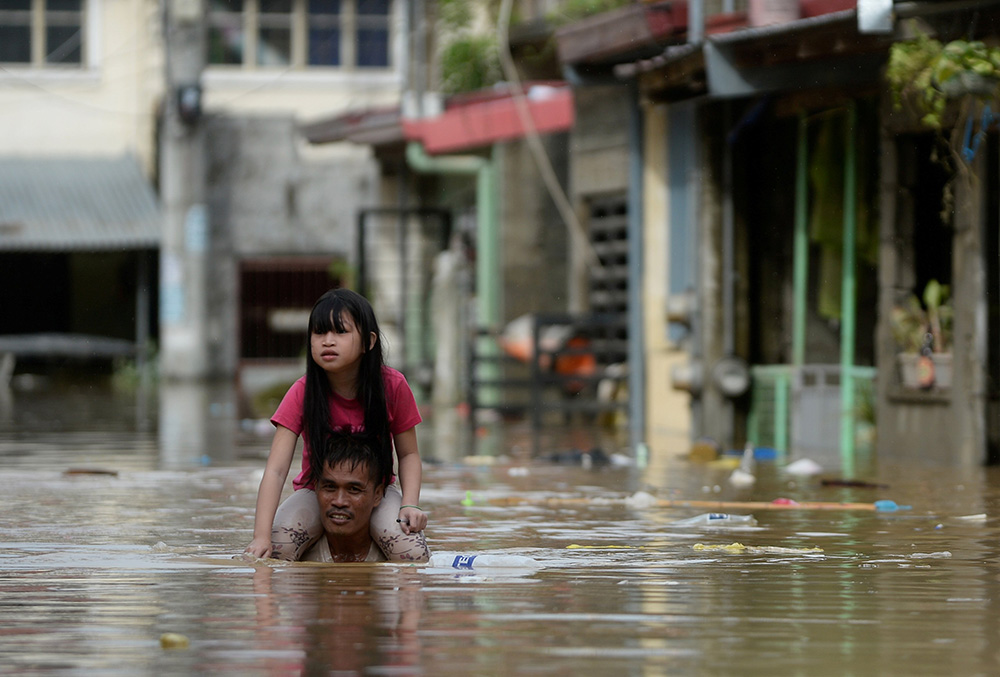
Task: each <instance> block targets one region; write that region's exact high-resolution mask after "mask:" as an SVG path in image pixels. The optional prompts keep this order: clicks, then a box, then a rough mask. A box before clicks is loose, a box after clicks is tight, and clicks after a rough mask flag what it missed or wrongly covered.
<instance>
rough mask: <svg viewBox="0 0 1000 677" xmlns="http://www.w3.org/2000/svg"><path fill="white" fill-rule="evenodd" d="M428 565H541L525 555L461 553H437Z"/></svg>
mask: <svg viewBox="0 0 1000 677" xmlns="http://www.w3.org/2000/svg"><path fill="white" fill-rule="evenodd" d="M428 566H431V567H433V568H435V569H459V570H468V569H477V570H478V569H538V568H540V567H541V565H540V564H539V563H538V562H536V561H535V560H533V559H532V558H530V557H525V556H524V555H503V554H497V555H459V554H454V553H435V554H433V555H431V559H430V562H428Z"/></svg>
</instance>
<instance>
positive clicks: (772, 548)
mask: <svg viewBox="0 0 1000 677" xmlns="http://www.w3.org/2000/svg"><path fill="white" fill-rule="evenodd" d="M691 548H692V549H693V550H697V551H706V550H707V551H720V552H731V553H737V554H739V553H746V554H748V555H811V554H815V553H818V552H823V548H782V547H779V546H776V545H743V544H742V543H730V544H729V545H705V544H704V543H695V544H694V545H693V546H691Z"/></svg>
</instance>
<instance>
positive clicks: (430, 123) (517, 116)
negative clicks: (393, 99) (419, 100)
mask: <svg viewBox="0 0 1000 677" xmlns="http://www.w3.org/2000/svg"><path fill="white" fill-rule="evenodd" d="M523 103H524V104H525V106H526V113H527V115H528V116H529V118H530V120H531V126H532V127H533V128H534V131H536V132H539V133H551V132H565V131H568V130H569V129H572V127H573V122H574V119H575V109H574V107H573V90H572V89H570V88H569V87H568V86H566V85H565V83H558V84H556V85H553V84H548V83H546V84H526V85H525V96H524V100H523ZM518 105H519V103H518V101H515V99H514V95H512V94H511V93H508V92H504V93H503V94H501V95H498V96H495V97H490V98H487V99H485V100H483V99H480V100H474V101H470V102H467V103H460V104H452V105H449V106H448V107H447V108H446V109H445V111H444V112H443V113H442V114H441V115H438V116H435V117H429V118H421V119H413V120H407V119H404V120H403V133H404V134H405V136H406V138H407V140H411V141H420V142H421V143H422V144H423V145H424V148H425V149H426V150H427V152H428V153H431V154H435V153H456V152H459V151H463V150H468V149H472V148H479V147H483V146H489V145H491V144H493V143H496V142H499V141H510V140H512V139H520V138H523V137H524V136H525V135H526V134H527V133H528V131H529V130H528V127H527V125H525V124H524V121H523V120H522V117H521V113H519V112H518Z"/></svg>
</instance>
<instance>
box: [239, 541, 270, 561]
mask: <svg viewBox="0 0 1000 677" xmlns="http://www.w3.org/2000/svg"><path fill="white" fill-rule="evenodd" d="M243 552H245V553H247V554H250V555H253V556H254V557H257V558H259V559H263V558H265V557H270V556H271V539H270V538H267V539H263V538H254V539H253V540H252V541H250V545H248V546H247V547H246V550H244V551H243Z"/></svg>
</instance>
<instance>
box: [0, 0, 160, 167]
mask: <svg viewBox="0 0 1000 677" xmlns="http://www.w3.org/2000/svg"><path fill="white" fill-rule="evenodd" d="M88 6H89V8H88V11H87V12H86V13H85V19H84V21H85V28H84V33H85V35H84V44H85V55H84V61H85V62H86V63H87V66H85V67H84V68H82V69H73V68H32V67H29V66H24V67H19V66H16V65H5V66H4V69H3V70H2V71H0V129H3V130H4V133H3V134H0V154H10V155H18V154H19V155H34V156H37V155H122V154H126V153H129V154H134V155H136V156H137V157H138V158H139V159H140V161H141V162H142V163H143V165H144V167H145V168H146V170H147V171H149V172H150V173H151V172H152V168H153V166H154V158H155V149H156V140H155V119H156V117H155V115H156V108H157V102H158V100H159V98H160V96H161V94H162V90H163V84H162V83H163V48H162V40H161V34H160V24H159V6H160V4H159V2H156V1H155V0H89V2H88Z"/></svg>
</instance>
